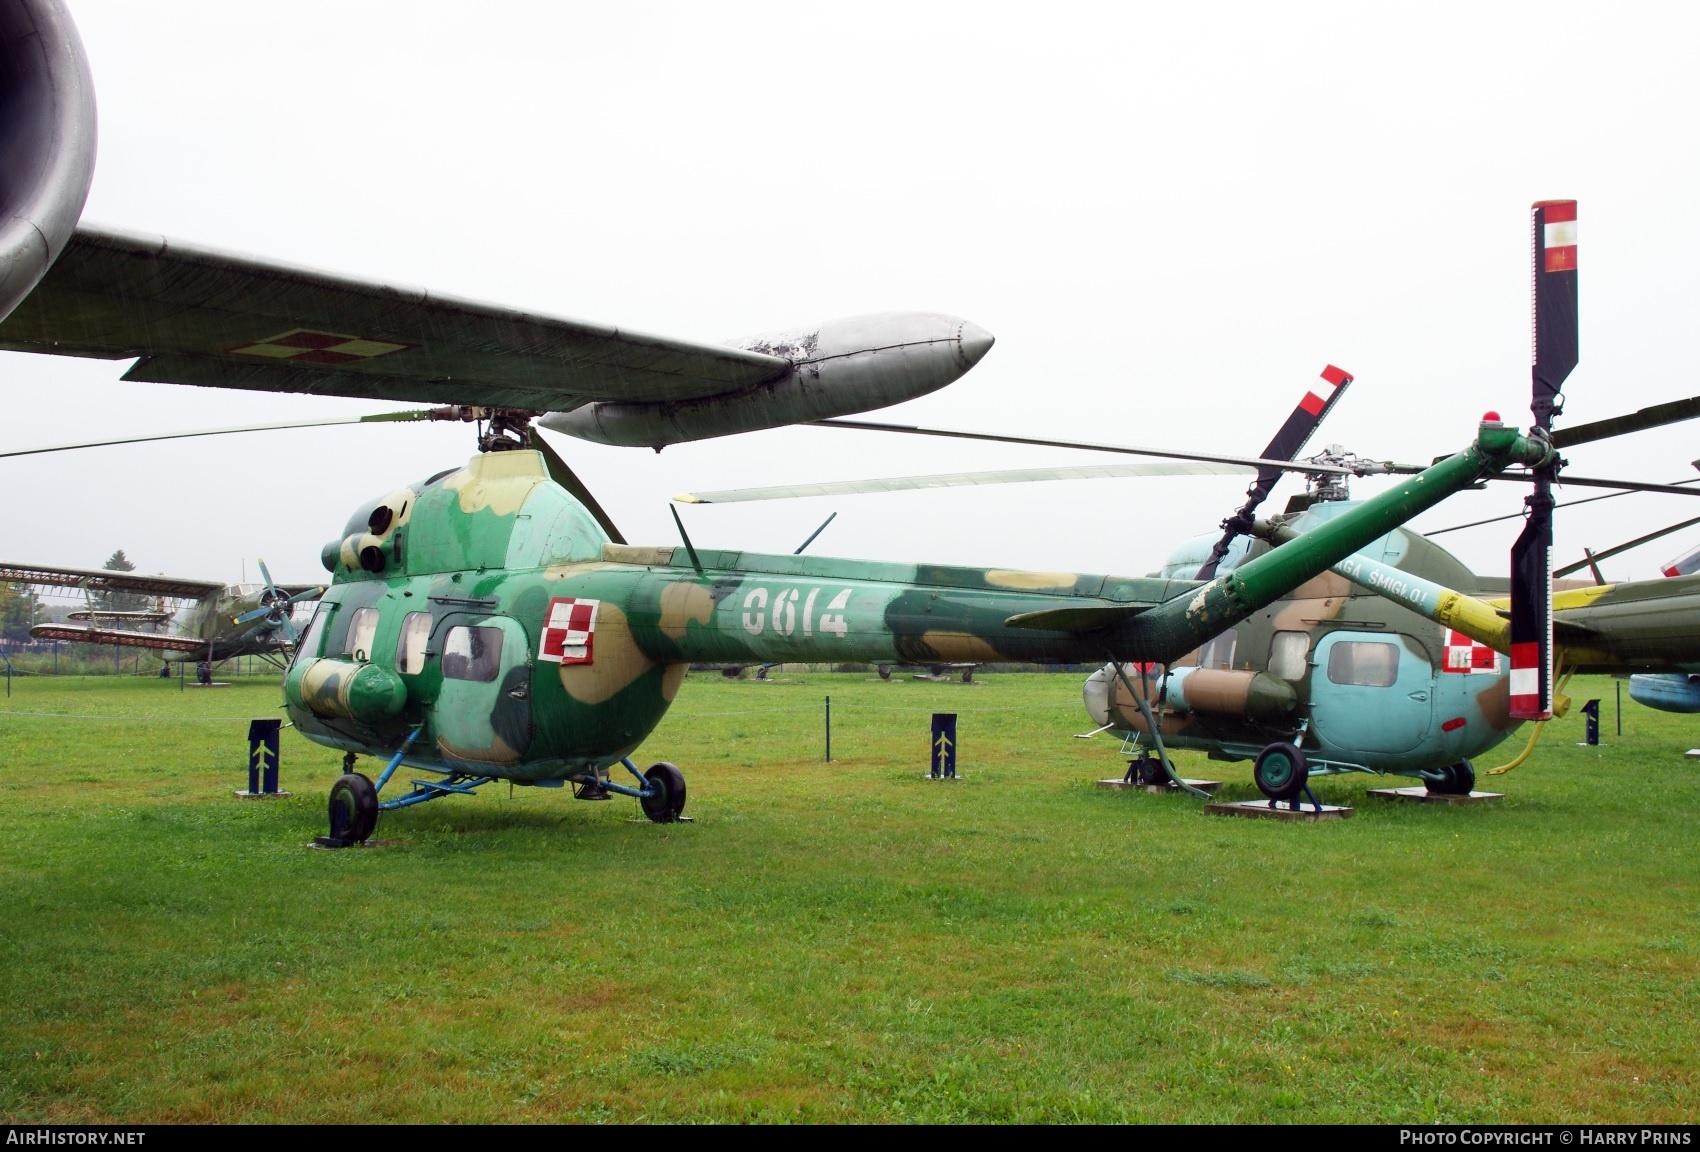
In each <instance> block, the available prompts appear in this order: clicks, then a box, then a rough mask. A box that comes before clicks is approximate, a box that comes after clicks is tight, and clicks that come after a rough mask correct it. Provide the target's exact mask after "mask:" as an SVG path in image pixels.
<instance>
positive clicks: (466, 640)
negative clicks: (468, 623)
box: [443, 626, 502, 682]
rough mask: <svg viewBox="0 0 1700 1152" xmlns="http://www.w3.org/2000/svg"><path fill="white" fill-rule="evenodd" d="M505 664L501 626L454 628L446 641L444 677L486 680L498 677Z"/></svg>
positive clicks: (444, 647)
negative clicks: (497, 674)
mask: <svg viewBox="0 0 1700 1152" xmlns="http://www.w3.org/2000/svg"><path fill="white" fill-rule="evenodd" d="M501 667H502V630H501V629H500V628H468V627H465V626H461V627H456V628H450V629H449V634H448V637H447V638H446V639H445V640H444V641H443V678H444V679H446V680H482V681H485V682H489V681H491V680H494V679H495V678H496V673H497V672H499V671H501Z"/></svg>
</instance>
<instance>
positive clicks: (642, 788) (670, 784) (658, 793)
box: [599, 756, 685, 824]
mask: <svg viewBox="0 0 1700 1152" xmlns="http://www.w3.org/2000/svg"><path fill="white" fill-rule="evenodd" d="M620 763H621V764H624V765H625V766H626V771H627V772H630V773H631V774H632V775H633V776H635V777H637V782H638V785H639V786H638V787H636V788H633V787H631V786H630V785H628V784H616V783H614V782H613V781H612V780H601V781H599V783H600V785H601V787H602V789H603V790H604V791H608V792H618V793H619V794H620V795H622V796H630V797H632V798H633V799H635V800H636V801H637V802H638V803H639V804H640V805H642V806H643V814H644V815H645V816H647V817H649V818H650V819H651V820H653V821H654V822H655V823H657V824H672V823H674V822H676V821H679V820H683V819H684V816H683V815H681V813H683V812H684V810H685V774H684V773H683V772H681V771H679V770H678V769H677V768H675V767H674V766H673V765H671V764H668V763H667V762H666V761H663V762H661V763H660V764H656V765H655V766H654V767H652V768H650V770H649V771H648V772H639V771H638V769H637V765H636V764H633V763H632V758H631V757H630V756H622V757H620Z"/></svg>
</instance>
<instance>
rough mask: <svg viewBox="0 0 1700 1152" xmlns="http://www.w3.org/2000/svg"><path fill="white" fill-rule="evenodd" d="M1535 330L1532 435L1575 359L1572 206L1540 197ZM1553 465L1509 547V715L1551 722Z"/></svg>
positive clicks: (1555, 403)
mask: <svg viewBox="0 0 1700 1152" xmlns="http://www.w3.org/2000/svg"><path fill="white" fill-rule="evenodd" d="M1530 231H1531V243H1530V248H1531V253H1530V256H1531V259H1530V264H1531V276H1532V281H1533V284H1532V287H1533V295H1534V300H1533V305H1534V308H1533V311H1534V316H1533V320H1534V332H1533V341H1532V343H1533V348H1532V350H1531V351H1532V355H1531V357H1530V359H1531V365H1530V382H1531V394H1530V400H1529V410H1530V411H1531V412H1532V413H1533V414H1534V418H1535V424H1534V431H1535V434H1536V435H1539V436H1546V435H1548V434H1549V433H1551V431H1552V421H1553V417H1555V416H1557V415H1559V414H1560V413H1562V412H1563V411H1564V382H1565V381H1566V380H1567V379H1569V377H1570V373H1571V371H1572V370H1573V369H1574V368H1575V367H1576V363H1577V361H1578V359H1580V351H1581V344H1580V337H1579V328H1578V324H1577V294H1576V280H1577V273H1576V201H1574V200H1542V201H1539V202H1537V203H1536V204H1535V205H1534V207H1533V210H1532V213H1531V221H1530ZM1557 475H1558V462H1557V461H1556V460H1555V461H1554V462H1553V463H1550V464H1548V465H1546V466H1545V467H1543V468H1540V469H1537V470H1536V473H1535V488H1534V491H1533V492H1531V493H1530V494H1529V497H1528V499H1527V500H1526V501H1525V502H1524V504H1525V507H1526V508H1527V509H1528V520H1527V522H1526V523H1525V524H1524V526H1523V531H1522V534H1521V535H1519V536H1518V537H1517V543H1516V544H1515V545H1514V546H1513V547H1512V549H1511V715H1512V718H1513V719H1517V720H1548V719H1551V717H1552V694H1553V684H1552V679H1553V668H1552V508H1553V498H1552V484H1553V481H1554V480H1555V479H1556V478H1557Z"/></svg>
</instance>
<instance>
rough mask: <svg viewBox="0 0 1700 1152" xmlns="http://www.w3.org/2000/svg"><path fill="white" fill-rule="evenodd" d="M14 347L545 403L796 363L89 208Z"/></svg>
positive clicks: (162, 372) (25, 310) (389, 395)
mask: <svg viewBox="0 0 1700 1152" xmlns="http://www.w3.org/2000/svg"><path fill="white" fill-rule="evenodd" d="M0 349H6V350H10V351H17V352H43V353H51V354H54V355H60V356H65V355H70V356H88V357H94V358H98V359H109V360H117V359H124V358H127V357H132V356H133V357H139V359H138V360H137V362H136V363H135V364H134V365H133V366H132V367H131V368H130V370H129V371H128V372H126V373H125V374H124V379H126V380H140V381H149V382H155V383H169V384H200V385H209V386H213V387H220V388H249V389H255V390H259V391H267V392H305V393H317V394H326V395H333V396H354V397H360V398H363V399H370V400H400V401H409V402H414V403H428V404H467V405H484V406H489V407H504V408H522V409H531V410H535V411H542V412H561V411H568V410H570V409H573V408H575V407H578V406H579V405H581V404H583V403H586V402H588V401H595V400H616V401H627V402H670V401H679V400H692V399H696V398H700V397H705V396H712V395H717V394H721V393H727V392H738V391H743V390H745V389H748V388H752V387H755V386H757V385H760V384H763V383H767V382H770V381H774V380H779V379H784V378H786V377H788V376H789V375H790V373H791V367H792V366H791V362H790V361H789V360H786V359H784V358H782V357H778V356H770V355H767V354H765V353H760V352H748V351H744V350H741V349H737V348H725V347H720V346H717V345H712V344H692V343H687V342H684V341H678V340H668V339H663V338H661V337H656V336H644V335H640V334H637V333H633V332H627V331H622V330H621V329H618V328H608V327H604V326H601V325H594V324H586V323H582V322H580V321H576V320H564V319H560V318H558V317H552V316H540V315H536V314H532V313H526V312H521V311H519V310H516V309H512V308H505V307H501V306H498V305H493V304H481V303H475V302H473V301H468V300H458V299H454V298H452V297H448V296H439V295H437V294H435V293H429V292H425V291H423V290H422V289H417V288H407V287H401V286H397V285H390V284H382V283H378V282H376V281H363V280H356V279H353V278H350V277H346V276H339V275H334V274H332V273H328V272H320V271H315V270H313V269H308V268H300V267H295V266H292V265H288V264H280V263H276V262H273V261H267V260H260V259H257V258H255V257H250V256H240V255H235V254H232V253H227V252H220V251H217V250H215V249H210V248H200V247H195V246H192V245H187V244H180V243H178V242H176V241H168V240H166V239H164V238H163V237H159V236H152V235H147V234H143V233H135V232H128V231H120V230H118V229H113V228H107V227H104V226H93V225H88V224H83V225H80V226H79V227H78V228H77V230H76V232H75V233H74V234H73V236H72V237H71V240H70V242H69V243H68V244H67V245H66V247H65V250H64V252H63V253H62V254H61V255H60V257H59V259H58V260H57V261H56V262H55V263H54V265H53V266H52V267H51V268H50V269H49V270H48V272H47V275H46V276H45V277H44V278H43V279H42V280H41V282H40V284H38V285H37V286H36V288H35V290H34V291H33V292H31V293H30V295H29V296H28V297H26V298H25V300H24V301H23V303H22V304H20V305H19V306H18V307H17V309H16V310H15V311H14V312H13V313H12V314H11V316H10V317H8V318H7V319H6V320H5V321H4V322H3V323H0Z"/></svg>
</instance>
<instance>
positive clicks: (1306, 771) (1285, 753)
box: [1251, 743, 1310, 800]
mask: <svg viewBox="0 0 1700 1152" xmlns="http://www.w3.org/2000/svg"><path fill="white" fill-rule="evenodd" d="M1309 775H1310V768H1309V766H1308V765H1307V764H1306V763H1305V754H1304V753H1303V752H1301V751H1299V749H1298V748H1296V747H1294V746H1293V745H1291V744H1287V743H1275V744H1271V745H1269V746H1268V747H1267V748H1265V749H1264V750H1263V751H1261V752H1259V753H1258V754H1257V760H1256V762H1255V763H1253V764H1252V768H1251V778H1252V779H1253V780H1255V781H1256V782H1257V789H1258V791H1259V792H1262V793H1263V794H1264V795H1265V796H1267V797H1269V798H1270V799H1271V800H1291V799H1293V798H1294V797H1296V796H1297V795H1298V794H1299V793H1300V792H1303V791H1304V790H1305V780H1306V779H1307V778H1308V777H1309Z"/></svg>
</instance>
